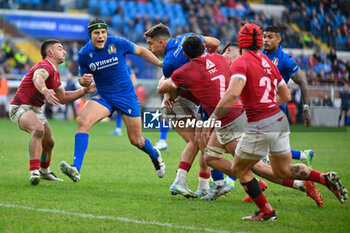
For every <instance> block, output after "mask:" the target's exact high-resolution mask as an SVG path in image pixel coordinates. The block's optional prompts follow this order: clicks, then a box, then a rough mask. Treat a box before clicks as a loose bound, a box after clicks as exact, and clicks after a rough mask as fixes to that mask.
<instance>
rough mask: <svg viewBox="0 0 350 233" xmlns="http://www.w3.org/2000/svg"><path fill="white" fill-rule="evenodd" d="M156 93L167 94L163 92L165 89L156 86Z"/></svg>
mask: <svg viewBox="0 0 350 233" xmlns="http://www.w3.org/2000/svg"><path fill="white" fill-rule="evenodd" d="M157 91H158V93H159V94H165V93H167V92H166V91H165V88H164V87H163V86H162V85H160V86H158V88H157Z"/></svg>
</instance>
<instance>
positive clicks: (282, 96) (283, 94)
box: [277, 79, 292, 106]
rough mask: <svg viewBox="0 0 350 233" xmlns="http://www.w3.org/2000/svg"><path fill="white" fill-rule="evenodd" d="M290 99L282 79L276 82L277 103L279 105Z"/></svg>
mask: <svg viewBox="0 0 350 233" xmlns="http://www.w3.org/2000/svg"><path fill="white" fill-rule="evenodd" d="M291 99H292V96H291V94H290V91H289V89H288V86H287V84H286V83H285V82H284V80H283V79H282V81H281V82H280V83H279V84H278V89H277V105H278V106H280V105H282V104H284V103H287V102H289V101H291Z"/></svg>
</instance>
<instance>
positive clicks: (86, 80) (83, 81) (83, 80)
mask: <svg viewBox="0 0 350 233" xmlns="http://www.w3.org/2000/svg"><path fill="white" fill-rule="evenodd" d="M93 77H94V76H93V75H92V74H84V76H79V78H78V81H79V84H80V85H82V86H83V87H88V86H89V85H90V84H91V83H92V81H93Z"/></svg>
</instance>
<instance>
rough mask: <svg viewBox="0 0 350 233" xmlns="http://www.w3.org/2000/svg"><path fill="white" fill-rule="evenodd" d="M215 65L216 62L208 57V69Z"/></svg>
mask: <svg viewBox="0 0 350 233" xmlns="http://www.w3.org/2000/svg"><path fill="white" fill-rule="evenodd" d="M214 66H215V64H214V63H213V62H211V61H210V60H209V59H207V70H210V69H211V68H213V67H214Z"/></svg>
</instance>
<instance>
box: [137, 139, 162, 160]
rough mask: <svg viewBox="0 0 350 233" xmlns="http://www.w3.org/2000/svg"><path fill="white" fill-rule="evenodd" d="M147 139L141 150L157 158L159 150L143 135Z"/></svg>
mask: <svg viewBox="0 0 350 233" xmlns="http://www.w3.org/2000/svg"><path fill="white" fill-rule="evenodd" d="M143 138H144V139H145V145H144V146H143V147H142V148H141V150H142V151H143V152H145V153H147V154H148V155H149V157H150V158H151V159H152V160H155V159H157V158H158V155H159V154H158V152H157V151H156V150H155V149H154V148H153V146H152V144H151V142H150V141H149V140H148V138H146V137H143Z"/></svg>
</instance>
